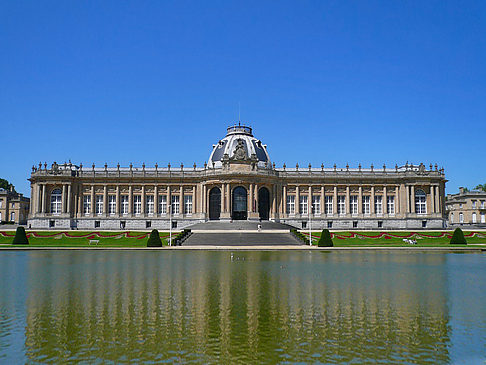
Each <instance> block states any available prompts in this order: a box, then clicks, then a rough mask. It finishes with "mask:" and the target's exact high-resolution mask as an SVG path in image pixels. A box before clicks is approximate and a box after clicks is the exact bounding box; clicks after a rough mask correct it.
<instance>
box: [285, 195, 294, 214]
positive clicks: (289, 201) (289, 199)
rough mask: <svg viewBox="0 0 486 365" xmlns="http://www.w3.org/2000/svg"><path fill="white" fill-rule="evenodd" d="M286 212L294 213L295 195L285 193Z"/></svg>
mask: <svg viewBox="0 0 486 365" xmlns="http://www.w3.org/2000/svg"><path fill="white" fill-rule="evenodd" d="M287 214H295V195H287Z"/></svg>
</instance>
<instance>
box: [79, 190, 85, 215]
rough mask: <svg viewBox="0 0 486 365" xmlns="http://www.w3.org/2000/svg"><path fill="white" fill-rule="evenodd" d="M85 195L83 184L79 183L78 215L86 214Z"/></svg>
mask: <svg viewBox="0 0 486 365" xmlns="http://www.w3.org/2000/svg"><path fill="white" fill-rule="evenodd" d="M83 197H84V190H83V185H79V186H78V217H82V216H83V215H84V205H83V199H84V198H83Z"/></svg>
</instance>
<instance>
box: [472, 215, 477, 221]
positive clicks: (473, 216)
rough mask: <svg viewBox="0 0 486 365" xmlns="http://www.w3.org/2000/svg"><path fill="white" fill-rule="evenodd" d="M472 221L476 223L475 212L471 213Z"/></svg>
mask: <svg viewBox="0 0 486 365" xmlns="http://www.w3.org/2000/svg"><path fill="white" fill-rule="evenodd" d="M472 223H477V218H476V213H473V214H472Z"/></svg>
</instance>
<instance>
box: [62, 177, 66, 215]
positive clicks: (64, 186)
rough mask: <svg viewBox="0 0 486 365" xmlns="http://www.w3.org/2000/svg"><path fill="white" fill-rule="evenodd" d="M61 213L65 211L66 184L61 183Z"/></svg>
mask: <svg viewBox="0 0 486 365" xmlns="http://www.w3.org/2000/svg"><path fill="white" fill-rule="evenodd" d="M61 213H63V214H64V213H66V184H62V199H61Z"/></svg>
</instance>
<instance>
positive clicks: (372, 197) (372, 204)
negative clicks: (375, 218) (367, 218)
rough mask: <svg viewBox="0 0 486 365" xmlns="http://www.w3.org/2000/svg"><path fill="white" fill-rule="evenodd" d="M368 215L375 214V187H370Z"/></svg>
mask: <svg viewBox="0 0 486 365" xmlns="http://www.w3.org/2000/svg"><path fill="white" fill-rule="evenodd" d="M370 213H371V215H374V214H376V212H375V186H374V185H372V186H371V197H370Z"/></svg>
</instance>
